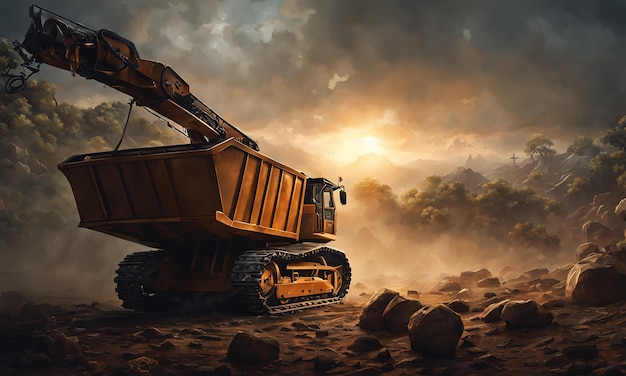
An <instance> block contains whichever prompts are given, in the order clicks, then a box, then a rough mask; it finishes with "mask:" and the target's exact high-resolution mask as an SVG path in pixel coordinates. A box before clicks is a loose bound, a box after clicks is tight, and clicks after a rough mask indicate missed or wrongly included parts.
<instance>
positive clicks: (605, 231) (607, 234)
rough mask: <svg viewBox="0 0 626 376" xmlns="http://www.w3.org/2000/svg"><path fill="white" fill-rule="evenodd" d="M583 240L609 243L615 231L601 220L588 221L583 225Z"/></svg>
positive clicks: (601, 243)
mask: <svg viewBox="0 0 626 376" xmlns="http://www.w3.org/2000/svg"><path fill="white" fill-rule="evenodd" d="M582 231H583V240H584V241H585V242H586V243H595V244H598V245H601V246H604V245H607V244H609V243H610V242H611V241H613V240H615V239H613V231H611V229H610V228H608V227H606V226H605V225H603V224H602V223H600V222H596V221H587V222H585V224H583V226H582Z"/></svg>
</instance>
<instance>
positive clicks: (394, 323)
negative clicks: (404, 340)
mask: <svg viewBox="0 0 626 376" xmlns="http://www.w3.org/2000/svg"><path fill="white" fill-rule="evenodd" d="M422 307H423V305H422V303H420V302H419V301H417V300H415V299H408V298H405V297H403V296H401V295H396V297H395V298H393V299H391V301H390V302H389V304H388V305H387V308H385V311H384V312H383V323H384V326H385V329H387V330H391V331H392V332H406V331H407V325H408V323H409V318H410V317H411V315H413V314H414V313H415V312H417V311H418V310H419V309H420V308H422Z"/></svg>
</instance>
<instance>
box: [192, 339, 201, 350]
mask: <svg viewBox="0 0 626 376" xmlns="http://www.w3.org/2000/svg"><path fill="white" fill-rule="evenodd" d="M189 347H191V348H192V349H200V348H202V342H201V341H198V340H193V341H190V342H189Z"/></svg>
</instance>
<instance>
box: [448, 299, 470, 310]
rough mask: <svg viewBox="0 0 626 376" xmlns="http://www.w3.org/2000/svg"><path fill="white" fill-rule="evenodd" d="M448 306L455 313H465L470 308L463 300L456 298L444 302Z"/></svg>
mask: <svg viewBox="0 0 626 376" xmlns="http://www.w3.org/2000/svg"><path fill="white" fill-rule="evenodd" d="M446 305H447V306H448V308H450V309H451V310H453V311H454V312H456V313H467V312H469V310H470V307H469V304H467V302H466V301H465V300H461V299H456V300H453V301H451V302H450V303H448V304H446Z"/></svg>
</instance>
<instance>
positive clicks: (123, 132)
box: [113, 98, 135, 155]
mask: <svg viewBox="0 0 626 376" xmlns="http://www.w3.org/2000/svg"><path fill="white" fill-rule="evenodd" d="M128 104H129V105H130V107H129V108H128V116H127V117H126V124H124V130H123V131H122V137H120V140H119V142H118V143H117V145H115V149H113V154H114V155H115V153H117V149H119V148H120V145H121V144H122V140H124V135H125V134H126V128H128V120H130V113H131V112H132V111H133V105H134V104H135V98H133V99H131V100H130V102H129V103H128Z"/></svg>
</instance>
